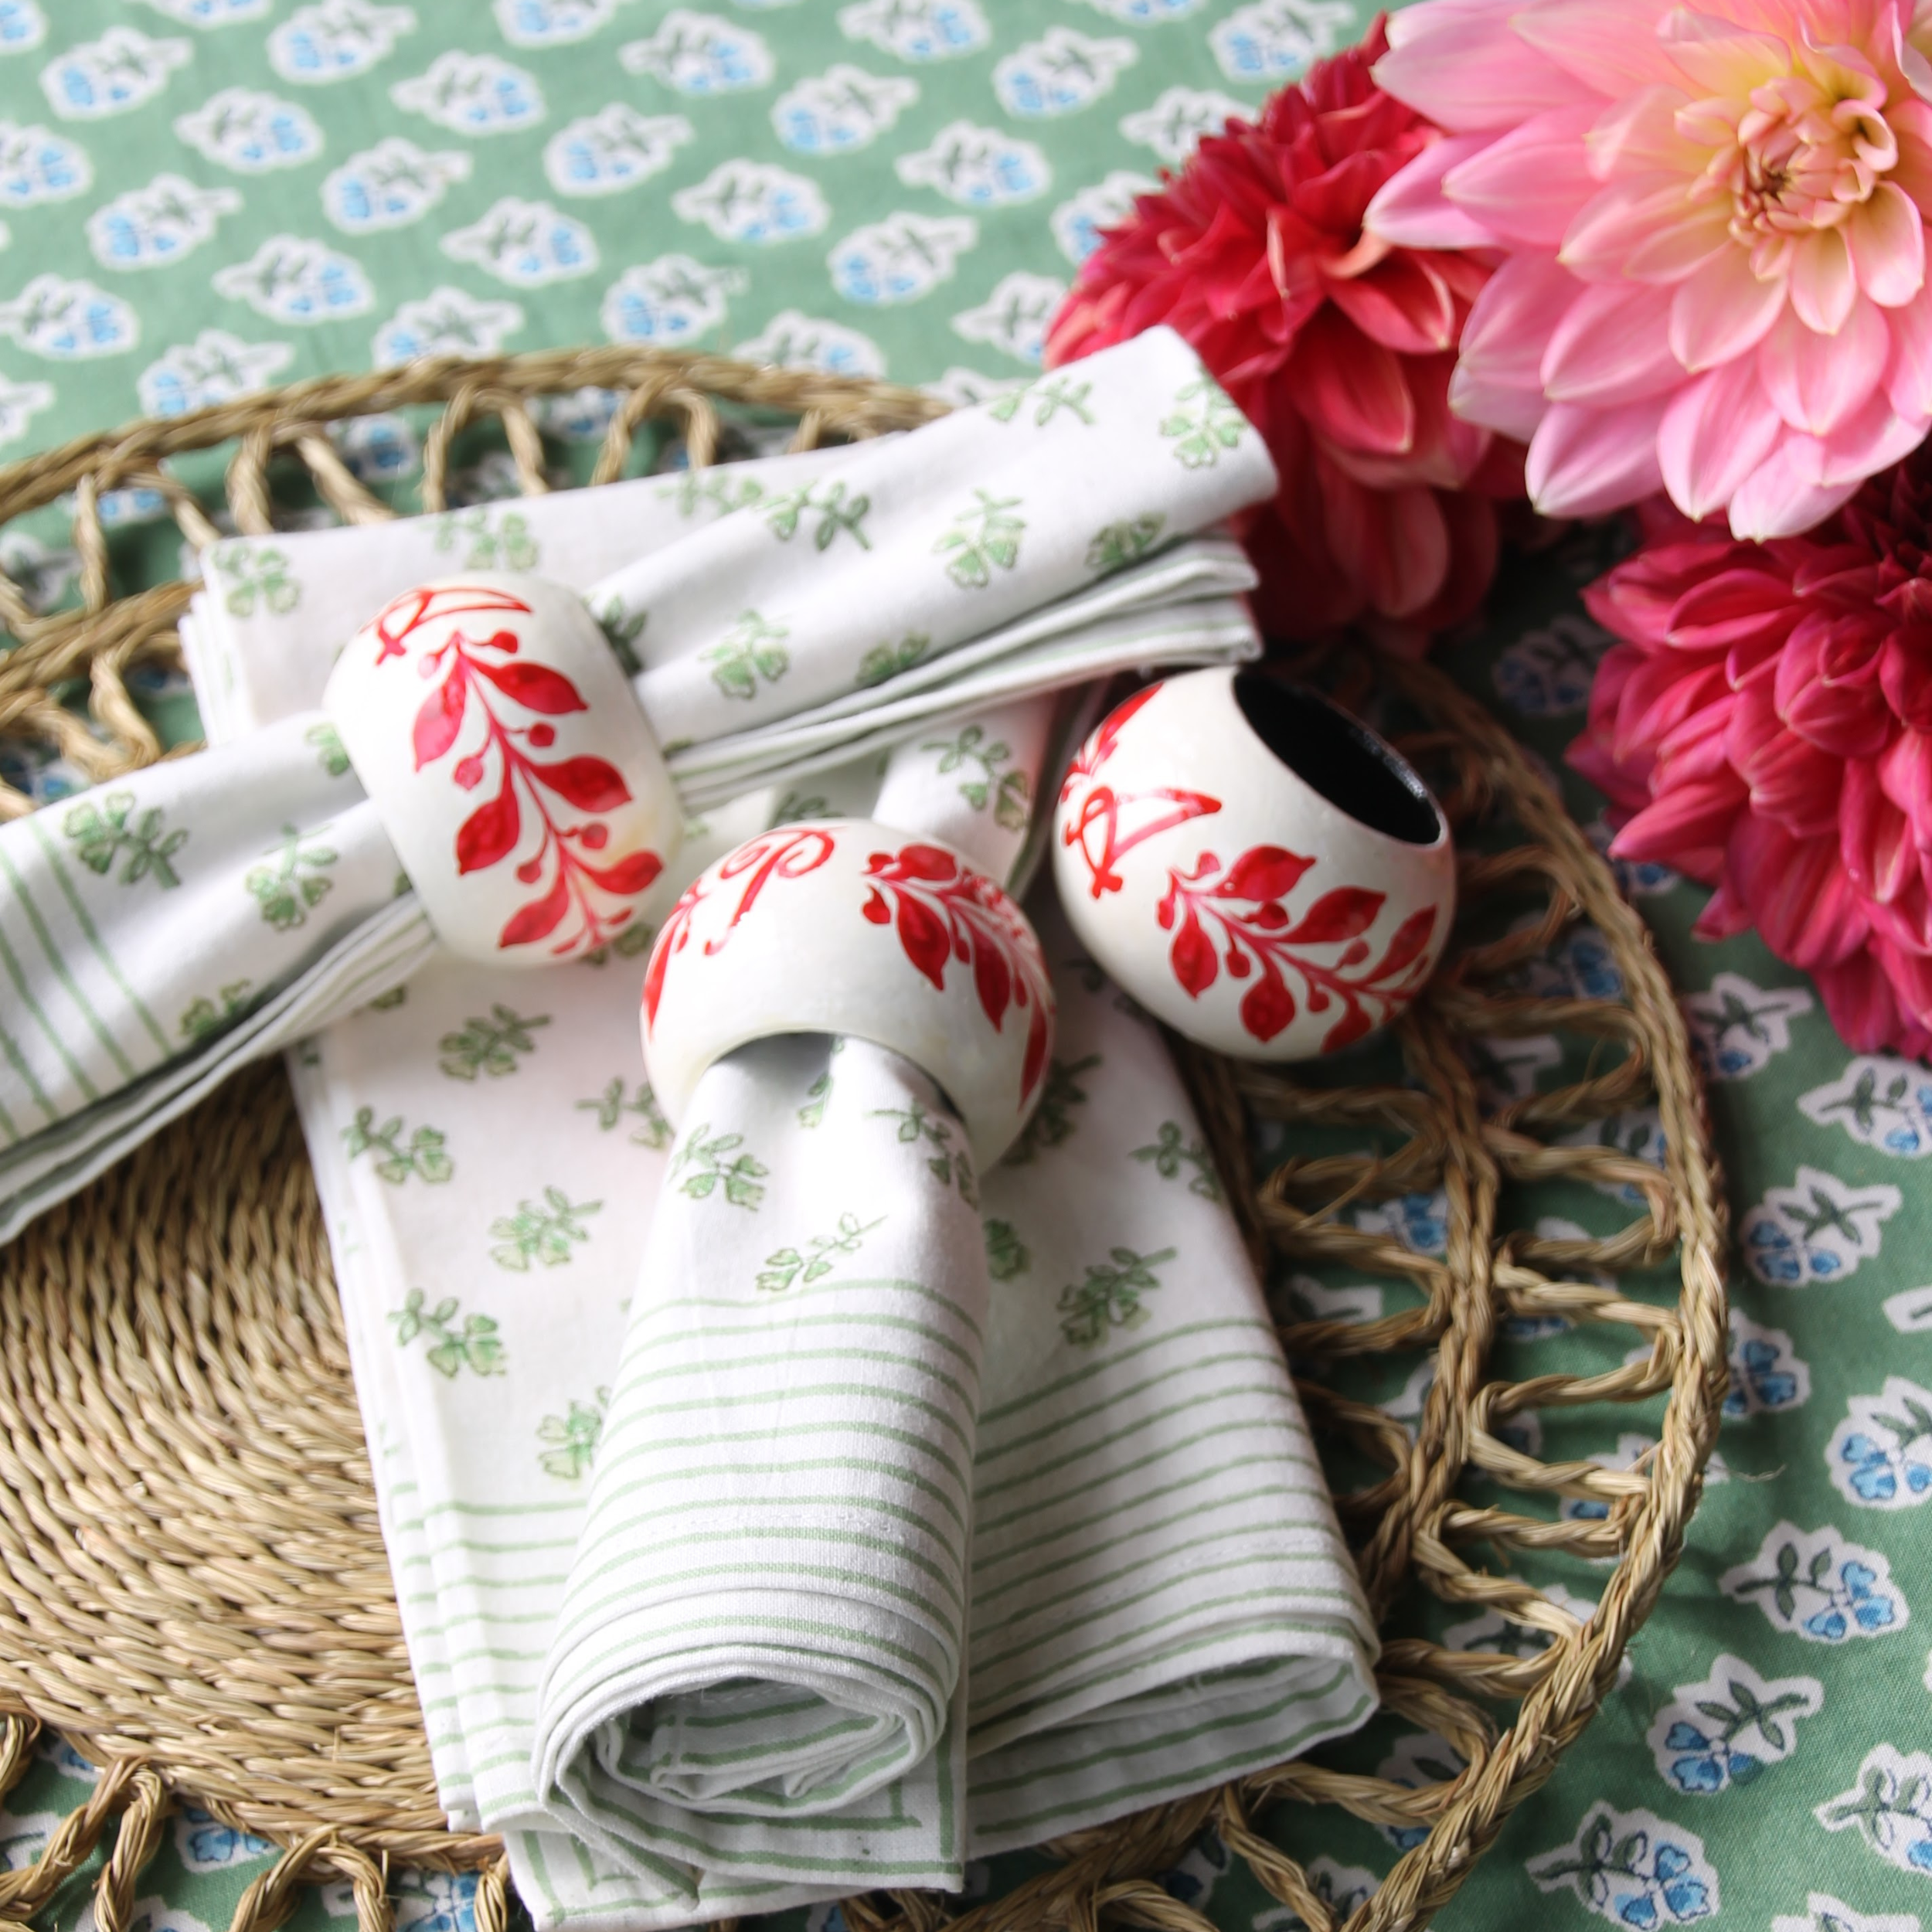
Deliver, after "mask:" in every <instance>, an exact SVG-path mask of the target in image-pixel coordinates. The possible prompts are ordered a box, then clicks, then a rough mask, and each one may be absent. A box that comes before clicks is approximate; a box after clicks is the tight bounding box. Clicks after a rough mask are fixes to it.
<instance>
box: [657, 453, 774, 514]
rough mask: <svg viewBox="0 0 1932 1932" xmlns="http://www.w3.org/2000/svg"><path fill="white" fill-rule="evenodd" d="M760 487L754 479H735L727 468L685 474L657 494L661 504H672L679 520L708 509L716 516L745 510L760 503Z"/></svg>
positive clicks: (737, 476)
mask: <svg viewBox="0 0 1932 1932" xmlns="http://www.w3.org/2000/svg"><path fill="white" fill-rule="evenodd" d="M764 494H765V488H764V485H763V484H762V483H760V481H758V479H757V478H756V477H755V476H739V475H736V474H733V471H732V469H731V468H730V465H729V464H725V465H723V466H721V467H719V468H716V469H709V470H686V471H684V472H683V473H682V474H681V475H680V476H679V478H678V480H677V481H676V482H675V483H674V484H672V485H671V487H670V488H668V489H663V490H660V491H658V501H659V502H662V503H675V504H676V505H677V506H678V514H679V515H680V516H696V515H697V514H698V512H699V510H701V509H704V508H705V507H706V505H709V507H710V508H711V509H713V510H716V512H717V513H718V514H719V515H720V516H729V515H730V514H731V512H733V510H744V509H750V507H751V505H753V504H754V503H757V502H762V501H763V500H764Z"/></svg>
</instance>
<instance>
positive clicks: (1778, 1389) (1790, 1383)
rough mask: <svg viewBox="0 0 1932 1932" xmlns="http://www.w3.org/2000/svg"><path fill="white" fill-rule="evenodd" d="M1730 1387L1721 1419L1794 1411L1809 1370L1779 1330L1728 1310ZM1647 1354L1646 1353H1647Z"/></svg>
mask: <svg viewBox="0 0 1932 1932" xmlns="http://www.w3.org/2000/svg"><path fill="white" fill-rule="evenodd" d="M1646 1352H1648V1351H1646ZM1726 1366H1727V1367H1728V1368H1729V1369H1730V1388H1729V1389H1726V1391H1725V1393H1724V1420H1726V1422H1738V1421H1741V1420H1743V1418H1744V1417H1747V1416H1754V1415H1761V1414H1763V1413H1764V1412H1765V1411H1767V1410H1774V1409H1794V1408H1796V1407H1797V1406H1798V1404H1799V1403H1802V1402H1808V1401H1809V1400H1810V1399H1811V1365H1810V1364H1809V1363H1808V1362H1801V1361H1800V1360H1799V1359H1798V1352H1797V1349H1796V1348H1795V1346H1794V1345H1793V1343H1792V1341H1791V1337H1790V1336H1789V1335H1787V1334H1786V1333H1785V1332H1784V1330H1783V1329H1782V1328H1764V1327H1760V1325H1759V1324H1758V1323H1757V1322H1755V1321H1753V1320H1752V1319H1751V1318H1750V1316H1749V1315H1746V1314H1744V1313H1743V1311H1742V1310H1740V1309H1738V1308H1733V1309H1732V1310H1731V1311H1730V1355H1729V1359H1728V1361H1727V1362H1726Z"/></svg>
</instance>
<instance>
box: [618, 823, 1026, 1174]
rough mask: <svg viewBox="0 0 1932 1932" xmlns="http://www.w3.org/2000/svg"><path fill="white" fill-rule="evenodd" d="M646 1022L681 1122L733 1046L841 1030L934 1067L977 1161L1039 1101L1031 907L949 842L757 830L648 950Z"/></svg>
mask: <svg viewBox="0 0 1932 1932" xmlns="http://www.w3.org/2000/svg"><path fill="white" fill-rule="evenodd" d="M643 1027H644V1053H645V1063H646V1064H647V1066H648V1069H649V1071H650V1075H651V1090H652V1091H653V1093H654V1094H655V1095H656V1097H657V1101H658V1105H659V1106H660V1107H662V1108H663V1110H664V1111H665V1114H666V1115H667V1116H668V1117H669V1118H670V1119H671V1120H672V1121H673V1122H676V1121H679V1120H680V1119H682V1116H683V1114H684V1112H685V1108H686V1107H687V1106H688V1105H689V1102H690V1099H691V1096H692V1094H693V1092H694V1091H695V1090H696V1087H697V1084H698V1081H699V1077H701V1076H702V1073H704V1071H705V1070H706V1067H708V1066H710V1065H711V1063H713V1061H714V1060H719V1059H721V1058H722V1057H723V1056H724V1055H725V1054H726V1053H730V1052H731V1051H732V1050H733V1049H734V1048H736V1047H740V1046H744V1045H746V1044H747V1043H749V1042H750V1041H752V1040H755V1039H764V1038H766V1037H767V1036H769V1035H770V1034H774V1033H838V1034H844V1035H846V1036H850V1037H852V1038H854V1039H866V1040H872V1041H874V1042H876V1043H877V1044H878V1045H879V1046H886V1047H890V1048H891V1049H893V1051H894V1052H895V1053H903V1055H904V1056H906V1059H907V1060H910V1061H911V1062H912V1063H913V1065H914V1066H918V1067H920V1068H922V1069H923V1070H924V1071H925V1072H927V1073H930V1075H931V1076H932V1077H933V1079H934V1080H936V1081H937V1083H938V1084H939V1086H940V1088H941V1089H942V1090H943V1091H944V1094H945V1095H946V1097H947V1100H950V1101H951V1104H952V1105H953V1106H954V1108H955V1109H956V1110H957V1112H958V1114H959V1116H960V1117H961V1120H962V1121H964V1123H965V1125H966V1132H967V1137H968V1140H969V1141H970V1142H971V1146H972V1150H973V1154H974V1156H975V1158H976V1159H977V1160H978V1162H979V1164H980V1165H981V1167H982V1168H985V1167H987V1166H989V1165H991V1164H992V1162H995V1161H996V1160H997V1159H998V1158H999V1157H1000V1155H1002V1154H1003V1153H1005V1151H1006V1149H1007V1148H1009V1147H1010V1146H1011V1145H1012V1143H1013V1141H1015V1139H1016V1138H1018V1137H1019V1132H1020V1130H1021V1129H1022V1128H1023V1127H1025V1125H1026V1121H1027V1117H1028V1116H1029V1114H1031V1113H1032V1111H1033V1107H1034V1104H1035V1103H1036V1101H1037V1100H1039V1094H1040V1089H1041V1086H1042V1083H1043V1077H1044V1075H1045V1073H1046V1063H1047V1056H1048V1054H1049V1052H1050V1051H1051V1050H1052V1046H1053V988H1052V985H1051V984H1050V982H1049V979H1048V976H1047V971H1046V959H1045V957H1044V956H1043V954H1042V953H1041V951H1040V944H1039V939H1038V937H1036V935H1035V934H1034V931H1033V928H1032V925H1031V924H1030V923H1029V922H1028V920H1027V917H1026V914H1025V913H1023V912H1022V911H1021V910H1020V909H1019V906H1017V905H1015V903H1013V901H1012V900H1011V899H1009V897H1008V896H1007V895H1006V894H1005V892H1004V891H1002V889H1001V888H1000V887H999V886H998V885H996V884H995V883H994V882H993V881H992V879H989V878H988V877H987V876H985V873H983V872H976V871H975V870H974V869H973V868H972V867H971V866H970V865H969V864H968V862H966V861H965V860H964V859H962V858H961V857H960V855H958V854H957V852H954V851H953V850H952V849H951V847H949V846H946V845H940V844H938V843H937V842H935V841H934V840H932V839H930V838H916V837H913V836H911V835H909V834H907V833H905V832H895V831H893V830H892V829H891V828H889V827H888V826H886V825H878V824H876V823H874V822H873V821H872V820H870V819H866V818H837V819H826V820H823V821H819V822H818V823H816V824H811V825H786V826H783V827H781V828H779V829H778V830H777V831H774V832H764V833H762V834H760V836H759V837H757V838H753V839H749V840H747V842H745V843H744V844H743V845H740V846H739V847H738V849H736V851H735V852H730V853H727V854H726V856H725V857H724V858H723V859H719V861H718V862H717V863H716V864H715V865H714V866H711V867H710V868H709V870H707V871H706V872H701V873H700V874H699V876H698V877H697V878H696V879H695V880H693V881H692V885H691V886H690V889H689V890H688V891H687V892H686V893H685V895H684V896H683V897H682V899H680V900H679V901H678V903H677V904H676V905H675V906H674V907H673V908H672V911H671V913H670V916H669V917H668V918H667V919H666V920H665V923H664V926H663V928H662V930H661V931H660V932H659V933H658V940H657V944H656V945H655V947H653V948H652V949H651V960H650V964H649V965H648V968H646V971H645V981H644V1013H643Z"/></svg>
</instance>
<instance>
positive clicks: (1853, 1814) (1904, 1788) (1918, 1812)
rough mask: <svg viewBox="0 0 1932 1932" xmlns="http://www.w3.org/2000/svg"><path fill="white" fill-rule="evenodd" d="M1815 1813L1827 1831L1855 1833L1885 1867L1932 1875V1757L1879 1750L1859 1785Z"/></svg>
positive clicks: (1887, 1747) (1866, 1763) (1863, 1767)
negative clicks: (1881, 1860) (1895, 1867)
mask: <svg viewBox="0 0 1932 1932" xmlns="http://www.w3.org/2000/svg"><path fill="white" fill-rule="evenodd" d="M1815 1816H1816V1818H1817V1819H1818V1822H1819V1823H1820V1824H1821V1825H1823V1826H1824V1827H1825V1830H1827V1831H1828V1832H1852V1831H1855V1832H1857V1833H1858V1835H1859V1837H1860V1838H1862V1839H1863V1840H1864V1841H1865V1842H1866V1845H1868V1846H1869V1848H1870V1849H1872V1851H1874V1852H1876V1853H1877V1854H1878V1855H1879V1857H1880V1858H1882V1859H1884V1861H1885V1862H1886V1864H1888V1865H1895V1866H1897V1867H1898V1869H1900V1871H1901V1872H1915V1873H1917V1874H1920V1875H1921V1876H1927V1877H1932V1757H1928V1756H1927V1754H1926V1753H1924V1752H1923V1751H1901V1750H1899V1749H1898V1747H1896V1745H1893V1744H1889V1743H1884V1744H1879V1745H1878V1746H1876V1747H1874V1748H1873V1749H1872V1750H1870V1751H1868V1752H1867V1753H1866V1755H1865V1758H1864V1760H1863V1762H1862V1763H1861V1764H1859V1770H1858V1781H1857V1783H1856V1784H1854V1785H1853V1786H1852V1788H1851V1789H1850V1790H1849V1791H1841V1792H1839V1793H1838V1795H1837V1796H1836V1797H1835V1798H1827V1799H1826V1800H1825V1802H1824V1803H1823V1804H1821V1805H1819V1806H1818V1810H1817V1811H1816V1813H1815Z"/></svg>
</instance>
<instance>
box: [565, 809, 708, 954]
mask: <svg viewBox="0 0 1932 1932" xmlns="http://www.w3.org/2000/svg"><path fill="white" fill-rule="evenodd" d="M689 829H690V830H691V831H692V832H696V827H695V826H692V827H691V828H689ZM657 936H658V929H657V927H655V926H652V925H648V924H646V923H644V922H643V921H641V920H640V921H639V922H638V923H637V924H635V925H632V926H627V927H624V930H622V931H621V933H619V934H617V937H616V938H614V940H611V943H610V944H608V945H607V946H594V947H592V948H591V949H590V951H589V952H587V953H585V954H582V955H581V956H580V958H579V960H578V962H577V963H578V964H580V965H583V966H607V965H608V964H610V963H611V958H612V957H613V956H614V957H617V958H618V959H635V958H636V957H638V954H640V953H648V951H650V950H651V940H654V939H655V938H656V937H657Z"/></svg>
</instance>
